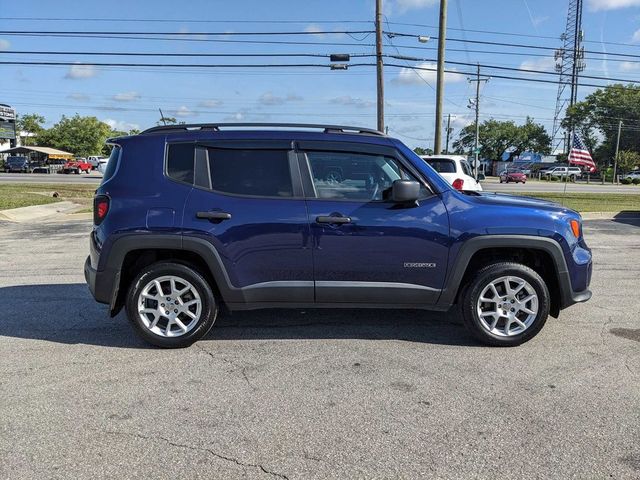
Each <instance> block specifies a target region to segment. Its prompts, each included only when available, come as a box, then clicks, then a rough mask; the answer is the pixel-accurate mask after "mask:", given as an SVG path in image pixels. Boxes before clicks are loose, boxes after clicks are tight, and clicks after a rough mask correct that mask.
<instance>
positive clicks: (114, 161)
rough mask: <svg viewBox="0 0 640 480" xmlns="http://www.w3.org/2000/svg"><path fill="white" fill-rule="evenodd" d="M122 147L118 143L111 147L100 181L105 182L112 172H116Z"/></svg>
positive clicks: (111, 175)
mask: <svg viewBox="0 0 640 480" xmlns="http://www.w3.org/2000/svg"><path fill="white" fill-rule="evenodd" d="M121 150H122V147H120V146H119V145H114V147H113V148H112V149H111V155H109V159H108V160H107V166H106V167H105V169H104V173H103V174H102V182H101V183H105V182H106V181H107V180H109V179H110V178H111V177H113V174H114V173H116V169H117V168H118V160H120V151H121Z"/></svg>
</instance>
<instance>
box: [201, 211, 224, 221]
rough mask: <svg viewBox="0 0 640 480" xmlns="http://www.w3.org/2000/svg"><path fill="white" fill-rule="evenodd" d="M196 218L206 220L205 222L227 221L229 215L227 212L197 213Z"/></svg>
mask: <svg viewBox="0 0 640 480" xmlns="http://www.w3.org/2000/svg"><path fill="white" fill-rule="evenodd" d="M196 218H206V219H207V220H229V219H230V218H231V214H230V213H227V212H197V213H196Z"/></svg>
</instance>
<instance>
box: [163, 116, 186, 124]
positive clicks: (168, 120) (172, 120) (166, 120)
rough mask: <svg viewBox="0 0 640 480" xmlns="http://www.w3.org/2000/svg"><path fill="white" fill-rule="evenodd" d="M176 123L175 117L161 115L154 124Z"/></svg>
mask: <svg viewBox="0 0 640 480" xmlns="http://www.w3.org/2000/svg"><path fill="white" fill-rule="evenodd" d="M176 123H178V120H176V117H162V118H160V120H158V121H157V122H156V125H175V124H176ZM182 123H184V122H182Z"/></svg>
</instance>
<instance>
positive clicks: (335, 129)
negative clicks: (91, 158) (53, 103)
mask: <svg viewBox="0 0 640 480" xmlns="http://www.w3.org/2000/svg"><path fill="white" fill-rule="evenodd" d="M221 127H222V128H227V127H278V128H281V127H288V128H309V129H320V130H323V131H324V132H325V133H358V134H365V135H379V136H385V134H384V133H382V132H380V131H378V130H374V129H372V128H362V127H348V126H344V125H319V124H312V123H185V124H178V125H159V126H157V127H151V128H147V129H146V130H144V131H143V132H141V133H140V135H146V134H149V133H170V132H179V131H193V130H195V131H198V130H200V131H202V130H212V131H215V132H218V131H220V128H221Z"/></svg>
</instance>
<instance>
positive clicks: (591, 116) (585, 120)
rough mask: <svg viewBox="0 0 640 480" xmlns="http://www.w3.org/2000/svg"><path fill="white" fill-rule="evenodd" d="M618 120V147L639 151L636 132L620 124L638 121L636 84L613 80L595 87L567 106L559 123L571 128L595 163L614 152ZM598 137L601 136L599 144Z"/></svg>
mask: <svg viewBox="0 0 640 480" xmlns="http://www.w3.org/2000/svg"><path fill="white" fill-rule="evenodd" d="M619 120H622V122H623V128H622V132H621V135H620V149H621V150H631V151H635V152H638V151H640V136H639V135H637V132H635V131H634V129H628V130H626V129H625V128H624V126H625V125H630V126H637V125H639V124H640V86H637V85H622V84H614V85H609V86H607V87H605V88H599V89H598V90H596V91H595V92H593V93H591V94H590V95H588V96H587V97H586V98H585V99H584V101H582V102H578V103H576V104H575V105H574V106H573V108H571V109H568V110H567V114H566V117H565V119H564V121H563V123H562V125H563V126H564V127H565V128H572V127H573V128H575V130H576V131H577V132H578V134H580V135H581V137H582V138H583V139H584V140H585V143H586V145H587V148H589V150H591V151H592V153H593V156H594V158H595V160H596V161H597V163H599V164H600V165H609V164H610V163H611V162H612V161H613V157H614V155H615V149H616V141H617V136H618V121H619ZM598 137H600V138H602V142H601V143H600V144H599V145H598V142H597V138H598Z"/></svg>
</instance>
